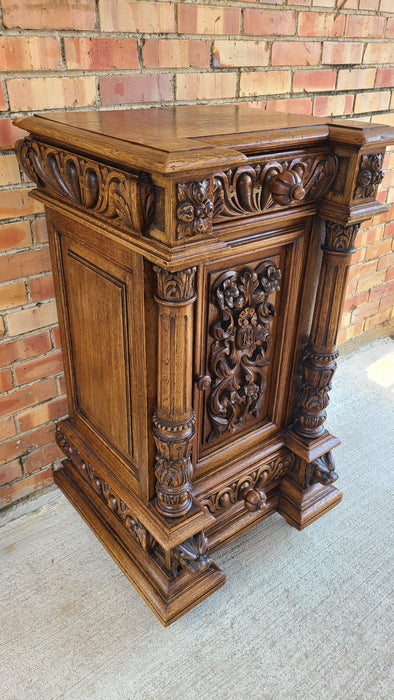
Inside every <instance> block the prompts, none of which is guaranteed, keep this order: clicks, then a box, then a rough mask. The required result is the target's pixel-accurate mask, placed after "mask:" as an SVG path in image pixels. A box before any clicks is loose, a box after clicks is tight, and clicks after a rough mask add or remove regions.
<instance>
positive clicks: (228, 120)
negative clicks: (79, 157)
mask: <svg viewBox="0 0 394 700" xmlns="http://www.w3.org/2000/svg"><path fill="white" fill-rule="evenodd" d="M16 123H17V125H18V126H20V127H21V128H22V129H26V130H27V131H30V132H31V133H33V134H34V135H37V136H39V137H44V138H45V139H46V140H48V139H49V140H50V141H53V142H57V143H61V144H62V145H68V146H74V147H76V148H77V149H78V150H79V151H85V152H86V153H90V154H95V155H99V154H100V155H105V151H106V150H107V149H108V153H111V154H112V155H113V156H114V158H115V159H116V160H118V161H119V160H122V161H123V162H124V163H125V164H131V161H132V160H134V165H136V166H137V167H141V164H142V162H143V163H144V165H145V167H146V168H147V169H152V170H159V171H161V172H170V171H171V170H172V172H175V171H176V170H181V169H183V168H184V165H185V159H186V158H188V160H189V163H190V160H196V159H197V161H199V164H200V166H203V161H206V162H205V165H206V166H207V167H208V166H209V164H210V161H213V160H216V161H217V163H218V164H219V162H220V160H221V159H223V160H229V159H232V160H233V161H234V160H235V159H236V158H237V157H238V158H239V157H240V156H241V154H240V153H239V151H241V153H251V152H253V151H255V152H256V151H257V150H260V151H264V150H266V151H268V150H273V149H275V148H282V149H284V148H288V147H289V146H291V147H294V146H297V145H305V146H311V145H313V144H314V143H322V142H324V141H325V140H327V138H328V137H329V136H331V137H332V136H333V134H334V135H335V134H336V136H335V138H337V137H338V138H339V140H340V141H347V142H354V143H365V142H366V141H368V140H373V141H376V140H384V141H385V143H386V145H387V140H388V139H389V140H390V136H391V138H393V133H391V134H388V132H390V131H392V130H390V129H389V128H388V127H382V126H380V125H377V124H365V123H363V122H353V121H338V120H337V121H336V120H325V119H321V118H316V117H310V116H304V115H302V116H301V115H296V114H288V113H285V112H270V113H266V112H262V111H261V110H260V109H255V108H251V107H247V106H245V105H237V104H226V105H193V106H177V107H167V108H153V109H129V110H113V111H101V112H100V111H89V112H63V113H62V112H59V113H45V114H41V115H36V116H33V117H22V118H20V119H17V120H16ZM223 149H226V154H225V153H224V152H223ZM230 151H231V153H230ZM236 151H238V153H236ZM175 154H177V156H176V157H175Z"/></svg>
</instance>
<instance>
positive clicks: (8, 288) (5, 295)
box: [0, 282, 27, 310]
mask: <svg viewBox="0 0 394 700" xmlns="http://www.w3.org/2000/svg"><path fill="white" fill-rule="evenodd" d="M26 302H27V294H26V284H25V283H24V282H14V283H13V284H7V285H3V286H0V310H5V309H11V308H13V307H14V306H22V304H25V303H26Z"/></svg>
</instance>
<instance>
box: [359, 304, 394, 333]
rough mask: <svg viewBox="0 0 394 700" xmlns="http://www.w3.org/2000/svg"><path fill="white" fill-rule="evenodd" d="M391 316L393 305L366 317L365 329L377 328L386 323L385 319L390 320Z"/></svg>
mask: <svg viewBox="0 0 394 700" xmlns="http://www.w3.org/2000/svg"><path fill="white" fill-rule="evenodd" d="M391 317H392V314H391V307H390V308H388V309H386V310H385V311H379V313H378V314H375V315H374V316H370V317H369V318H366V319H365V330H366V331H367V330H369V329H370V328H377V327H378V326H380V325H381V324H382V323H385V321H388V320H389V319H390V318H391Z"/></svg>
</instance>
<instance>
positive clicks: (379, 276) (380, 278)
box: [357, 261, 386, 292]
mask: <svg viewBox="0 0 394 700" xmlns="http://www.w3.org/2000/svg"><path fill="white" fill-rule="evenodd" d="M364 264H365V265H368V263H364ZM374 264H375V265H376V261H374ZM385 277H386V273H385V271H384V270H382V271H381V272H375V274H373V275H369V276H368V277H363V278H362V279H359V281H358V283H357V292H364V291H365V290H366V289H373V288H374V287H378V286H379V285H380V284H383V282H384V280H385Z"/></svg>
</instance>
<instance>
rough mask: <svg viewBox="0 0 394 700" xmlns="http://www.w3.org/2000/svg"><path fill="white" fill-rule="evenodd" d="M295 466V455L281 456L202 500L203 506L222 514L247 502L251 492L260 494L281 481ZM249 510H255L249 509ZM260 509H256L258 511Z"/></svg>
mask: <svg viewBox="0 0 394 700" xmlns="http://www.w3.org/2000/svg"><path fill="white" fill-rule="evenodd" d="M293 464H294V455H293V454H292V453H291V452H287V453H286V454H284V455H283V454H282V455H279V456H278V457H275V459H272V460H271V461H269V462H268V463H267V464H264V465H263V466H261V467H259V468H258V469H255V470H254V471H253V472H251V473H250V474H247V475H246V476H243V477H242V478H240V479H236V480H235V481H233V482H232V483H231V484H228V485H226V486H224V487H223V488H221V489H220V490H219V491H217V492H216V493H213V494H211V495H210V496H208V498H205V499H200V503H201V505H203V506H204V507H205V508H207V509H208V510H209V511H210V512H211V513H213V514H220V513H222V512H223V511H225V510H227V509H228V508H230V507H231V506H232V505H234V504H235V503H238V502H239V501H242V500H245V494H248V493H250V492H251V491H255V492H258V491H259V490H260V491H261V490H263V488H264V487H265V486H266V484H268V483H269V482H270V481H273V480H274V479H281V478H282V477H283V476H284V475H285V474H286V473H287V472H288V471H290V470H291V468H292V466H293ZM245 507H246V509H247V510H255V509H253V508H248V504H247V503H246V504H245ZM257 509H258V508H256V510H257Z"/></svg>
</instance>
